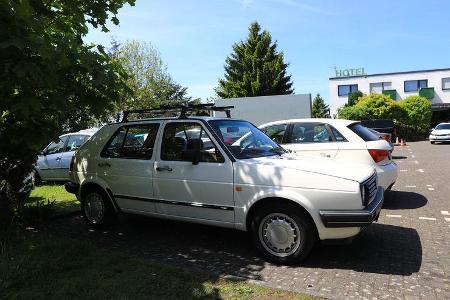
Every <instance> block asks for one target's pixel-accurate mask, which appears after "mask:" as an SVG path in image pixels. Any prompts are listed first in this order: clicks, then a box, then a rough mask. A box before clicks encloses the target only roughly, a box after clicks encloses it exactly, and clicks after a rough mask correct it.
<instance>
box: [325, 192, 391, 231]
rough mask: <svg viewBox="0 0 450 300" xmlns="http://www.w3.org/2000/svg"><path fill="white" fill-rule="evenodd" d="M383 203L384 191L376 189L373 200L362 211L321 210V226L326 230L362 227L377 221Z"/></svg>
mask: <svg viewBox="0 0 450 300" xmlns="http://www.w3.org/2000/svg"><path fill="white" fill-rule="evenodd" d="M383 202H384V189H383V187H378V192H377V195H376V196H375V199H373V200H372V202H371V203H370V204H369V205H368V206H367V207H366V208H364V209H362V210H321V211H320V212H319V215H320V218H321V219H322V222H323V224H324V225H325V227H327V228H337V227H362V226H367V225H370V224H371V223H372V222H374V221H376V220H378V216H379V215H380V211H381V207H382V206H383Z"/></svg>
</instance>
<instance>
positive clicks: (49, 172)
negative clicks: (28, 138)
mask: <svg viewBox="0 0 450 300" xmlns="http://www.w3.org/2000/svg"><path fill="white" fill-rule="evenodd" d="M96 131H97V130H96V129H88V130H81V131H79V132H74V133H67V134H63V135H61V136H60V137H59V138H58V140H56V141H53V142H51V143H50V144H49V145H48V146H47V147H45V149H44V150H43V151H41V153H40V154H39V156H38V160H37V162H36V164H35V166H34V172H33V181H34V183H35V184H39V183H40V182H41V181H43V180H44V181H68V180H69V165H70V160H71V159H72V156H73V154H74V153H75V151H76V150H77V149H78V148H80V147H81V145H83V144H84V143H85V142H86V141H87V140H88V139H89V138H90V137H91V136H92V135H93V134H94V133H95V132H96Z"/></svg>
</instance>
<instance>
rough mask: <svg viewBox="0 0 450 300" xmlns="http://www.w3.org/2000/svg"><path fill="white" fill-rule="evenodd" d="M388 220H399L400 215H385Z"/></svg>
mask: <svg viewBox="0 0 450 300" xmlns="http://www.w3.org/2000/svg"><path fill="white" fill-rule="evenodd" d="M386 217H388V218H401V217H402V216H401V215H386Z"/></svg>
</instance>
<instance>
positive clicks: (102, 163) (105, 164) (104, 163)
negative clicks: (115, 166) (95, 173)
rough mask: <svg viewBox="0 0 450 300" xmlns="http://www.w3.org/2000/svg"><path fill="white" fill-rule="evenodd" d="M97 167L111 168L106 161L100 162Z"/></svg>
mask: <svg viewBox="0 0 450 300" xmlns="http://www.w3.org/2000/svg"><path fill="white" fill-rule="evenodd" d="M98 166H99V167H108V168H109V167H111V165H110V164H109V163H107V162H106V161H105V162H101V163H98Z"/></svg>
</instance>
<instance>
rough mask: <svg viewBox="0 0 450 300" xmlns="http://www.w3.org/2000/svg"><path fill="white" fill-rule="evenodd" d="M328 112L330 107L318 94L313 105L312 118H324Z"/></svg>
mask: <svg viewBox="0 0 450 300" xmlns="http://www.w3.org/2000/svg"><path fill="white" fill-rule="evenodd" d="M327 110H328V105H327V104H325V101H324V100H323V98H322V97H321V96H320V94H317V95H316V96H315V97H314V99H313V103H312V116H313V118H322V117H323V116H324V115H325V114H326V111H327Z"/></svg>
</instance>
